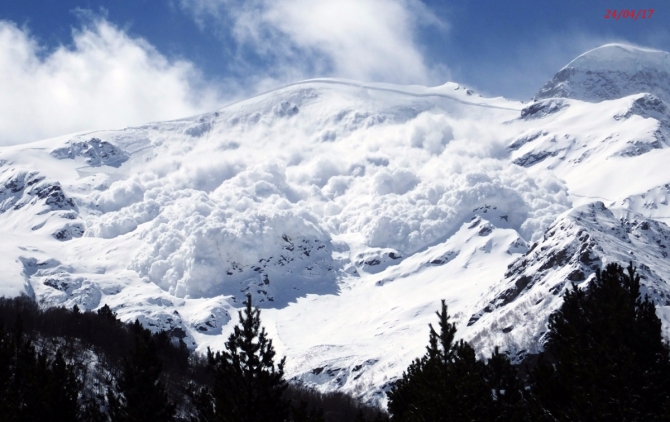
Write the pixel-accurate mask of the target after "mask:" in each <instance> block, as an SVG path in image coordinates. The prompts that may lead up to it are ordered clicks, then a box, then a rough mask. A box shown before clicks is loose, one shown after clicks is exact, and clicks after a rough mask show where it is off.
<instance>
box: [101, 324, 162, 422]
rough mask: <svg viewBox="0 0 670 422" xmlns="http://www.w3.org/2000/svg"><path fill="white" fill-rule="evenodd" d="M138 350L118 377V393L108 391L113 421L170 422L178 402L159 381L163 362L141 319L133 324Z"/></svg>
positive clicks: (136, 348)
mask: <svg viewBox="0 0 670 422" xmlns="http://www.w3.org/2000/svg"><path fill="white" fill-rule="evenodd" d="M133 331H134V332H135V334H136V335H135V350H134V352H133V353H132V355H131V357H130V359H126V361H125V365H124V369H123V373H122V374H121V376H120V377H119V380H118V392H119V393H120V394H115V393H114V392H113V391H110V392H109V395H108V400H109V404H110V406H109V407H110V411H109V413H110V417H111V420H112V422H117V421H118V422H171V421H173V420H174V414H175V405H174V404H173V403H171V402H170V400H169V399H168V397H167V392H166V391H165V386H164V385H163V383H162V382H161V381H160V375H161V371H162V363H161V360H160V358H159V357H158V354H157V352H156V344H155V342H154V341H153V340H152V339H151V338H150V335H149V333H148V332H147V331H146V330H144V329H143V328H142V327H141V326H140V324H139V321H137V320H136V321H135V324H134V326H133Z"/></svg>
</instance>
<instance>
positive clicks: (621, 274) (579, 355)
mask: <svg viewBox="0 0 670 422" xmlns="http://www.w3.org/2000/svg"><path fill="white" fill-rule="evenodd" d="M437 315H438V318H439V330H435V329H433V327H432V326H431V327H430V341H429V345H428V347H427V352H426V354H425V355H424V356H423V357H421V358H419V359H416V360H415V361H414V362H413V363H412V364H411V365H410V366H409V368H408V369H407V371H405V373H404V374H403V376H402V378H401V379H400V380H398V381H397V382H396V383H395V385H394V386H393V387H392V389H391V391H390V392H389V393H388V398H389V403H388V410H389V412H390V413H391V415H392V417H391V420H392V421H457V422H460V421H463V422H465V421H468V422H469V421H566V422H567V421H573V422H575V421H668V420H670V348H669V347H668V345H667V344H666V343H665V342H664V341H663V338H662V334H661V321H660V320H659V318H658V317H657V316H656V312H655V306H654V304H653V303H652V302H651V301H650V300H649V299H648V298H647V297H645V298H642V297H641V294H640V277H639V275H637V274H635V269H634V268H633V266H632V264H631V265H630V266H629V267H628V269H627V270H624V269H623V268H622V267H621V266H619V265H617V264H610V265H608V266H607V267H606V268H605V270H604V271H602V272H601V271H597V272H596V277H595V279H594V280H593V281H592V282H590V285H589V286H588V288H587V289H579V288H577V287H576V286H574V285H573V287H572V289H571V290H569V291H568V292H567V293H566V295H565V296H564V303H563V305H562V306H561V308H560V309H559V310H558V311H556V312H555V313H554V314H552V315H551V316H550V318H549V324H548V333H547V341H546V343H545V344H544V352H542V353H541V354H540V355H539V356H533V357H532V359H529V360H528V361H527V362H526V364H525V365H522V366H520V367H515V366H513V365H511V363H510V361H509V359H508V358H507V356H506V355H504V354H501V353H499V352H498V350H496V351H495V353H494V354H493V356H491V357H490V358H489V359H487V360H481V359H477V358H476V357H475V352H474V350H473V349H472V348H471V347H470V346H469V345H468V344H467V343H465V342H463V341H462V340H461V341H459V342H456V341H454V337H455V333H456V327H455V326H454V324H452V323H450V322H449V316H448V314H447V307H446V305H445V304H444V301H443V302H442V309H441V311H440V312H438V313H437Z"/></svg>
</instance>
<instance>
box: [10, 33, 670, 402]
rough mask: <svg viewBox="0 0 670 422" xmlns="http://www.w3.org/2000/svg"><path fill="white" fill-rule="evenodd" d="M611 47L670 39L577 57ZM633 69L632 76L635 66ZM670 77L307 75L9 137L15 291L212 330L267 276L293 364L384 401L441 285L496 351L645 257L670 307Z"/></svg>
mask: <svg viewBox="0 0 670 422" xmlns="http://www.w3.org/2000/svg"><path fill="white" fill-rule="evenodd" d="M613 48H617V49H619V48H623V49H624V50H625V51H628V52H630V54H633V55H634V56H635V58H636V59H638V61H639V62H640V63H643V64H644V66H646V67H644V68H645V69H647V68H649V67H650V66H651V65H656V66H658V67H657V70H658V71H659V72H665V71H666V70H665V69H666V68H665V67H663V66H665V64H664V63H666V62H665V61H664V60H666V59H665V57H666V56H663V54H666V53H662V54H661V53H657V52H649V51H645V50H640V49H634V48H632V47H621V46H605V47H602V48H601V49H596V50H593V51H592V52H588V53H585V55H583V56H580V58H578V59H576V60H575V61H574V62H573V63H571V65H573V64H574V66H573V67H572V68H575V69H579V71H580V72H589V71H590V70H589V69H591V68H593V71H595V70H602V69H606V68H607V67H606V66H605V67H602V66H601V64H602V63H604V62H607V60H610V59H608V57H610V58H611V57H612V55H611V54H610V56H607V54H606V53H607V51H609V50H611V49H613ZM647 55H649V56H647ZM616 57H619V56H616ZM621 60H622V63H625V62H626V61H625V60H623V59H621ZM576 64H579V66H576ZM571 65H569V66H568V67H570V66H571ZM575 66H576V67H575ZM599 66H601V67H599ZM618 69H619V70H618V72H619V73H618V74H617V75H618V78H619V79H620V80H621V81H625V79H626V78H627V77H632V76H631V75H636V74H637V73H634V72H637V69H638V68H637V67H632V68H631V67H630V66H629V67H625V66H624V64H621V66H619V68H618ZM631 69H632V70H631ZM561 72H563V71H561ZM627 72H628V73H627ZM631 72H633V73H631ZM559 74H560V72H559ZM555 79H556V78H555ZM619 79H618V80H619ZM659 81H660V80H657V81H656V82H658V83H659V85H658V86H660V87H661V88H662V89H661V88H659V89H656V90H649V91H651V92H649V91H639V92H630V93H629V92H624V93H623V94H621V95H618V96H617V95H614V94H612V95H611V96H610V97H608V98H602V100H603V101H599V102H597V103H593V102H590V101H591V100H592V98H591V97H588V95H586V94H585V93H589V92H591V91H592V90H593V89H596V88H589V87H588V86H586V85H580V86H581V87H582V88H580V89H582V90H583V92H582V94H583V95H582V94H580V97H579V98H577V96H572V95H560V96H562V97H564V98H548V97H547V92H548V91H547V90H546V89H543V91H542V92H541V94H542V93H544V94H542V95H538V97H541V96H542V98H543V99H541V100H538V101H536V102H533V103H531V104H522V103H519V102H514V101H509V100H506V99H504V98H482V97H480V96H478V95H477V94H476V93H474V92H472V91H470V90H468V89H466V88H463V87H461V86H459V85H457V84H455V83H447V84H445V85H443V86H440V87H434V88H426V87H419V86H394V85H388V84H362V83H358V82H354V81H346V80H333V79H324V80H311V81H304V82H300V83H296V84H293V85H290V86H287V87H284V88H281V89H278V90H275V91H272V92H269V93H266V94H263V95H260V96H257V97H254V98H251V99H249V100H246V101H242V102H239V103H236V104H233V105H230V106H227V107H225V108H223V109H221V110H218V111H216V112H213V113H208V114H205V115H202V116H195V117H192V118H187V119H182V120H177V121H171V122H162V123H152V124H147V125H144V126H141V127H136V128H128V129H124V130H115V131H98V132H92V133H79V134H74V135H69V136H64V137H59V138H54V139H49V140H45V141H41V142H36V143H32V144H26V145H22V146H16V147H9V148H3V149H1V150H0V221H1V222H2V225H1V226H0V227H2V229H0V230H2V239H3V241H2V243H1V245H2V246H1V248H2V251H1V253H0V263H1V264H3V269H4V271H5V279H4V280H3V282H2V283H0V294H2V295H7V296H14V295H18V294H28V295H30V296H32V297H34V298H35V299H36V300H37V301H38V302H39V303H41V304H43V305H44V306H62V305H64V306H68V307H71V306H74V305H75V304H77V305H78V306H80V307H82V308H85V309H97V308H99V307H100V306H102V305H104V304H108V305H109V306H111V307H112V309H114V311H115V312H117V313H118V315H119V317H120V318H121V319H123V320H134V319H135V318H138V319H139V320H140V321H141V322H142V323H143V324H144V325H145V326H147V327H150V328H152V329H155V330H160V329H164V330H169V331H170V332H171V333H172V335H173V336H174V337H177V338H181V339H182V340H183V341H185V342H186V344H187V345H188V346H189V347H191V348H194V349H197V350H201V351H202V350H205V349H206V348H207V347H212V348H213V349H219V348H221V347H223V343H224V341H225V338H226V337H227V335H228V334H229V332H230V330H231V327H232V326H233V325H234V324H235V323H236V322H237V315H236V313H237V309H238V308H239V307H240V306H241V302H242V300H244V297H245V295H246V294H247V293H252V294H253V297H254V301H255V303H256V304H257V305H259V306H260V307H261V308H263V314H262V318H263V322H264V325H265V326H266V328H267V329H268V331H269V333H270V334H271V335H272V337H273V339H274V341H275V344H276V346H277V348H278V352H279V354H280V355H281V354H285V355H287V356H288V366H287V370H288V374H289V376H290V377H292V378H295V379H297V380H302V381H303V382H306V383H309V384H312V385H315V386H317V387H319V388H321V389H323V390H332V389H344V390H346V391H349V392H353V393H355V394H359V395H361V396H364V397H365V398H367V399H370V400H377V401H381V402H383V401H384V395H383V390H384V389H386V388H387V387H388V385H389V383H390V382H391V381H392V380H393V379H395V378H396V377H397V376H399V375H400V374H401V373H402V371H403V370H404V369H405V368H406V366H407V365H408V364H409V363H410V361H411V360H412V359H414V358H415V357H417V356H420V355H421V354H423V352H424V350H425V345H426V341H427V337H428V336H427V334H428V331H427V325H428V323H429V322H433V321H434V318H435V316H434V312H435V310H436V309H437V308H438V307H439V300H440V299H441V298H444V299H446V300H447V303H448V305H449V312H450V314H451V315H452V317H453V319H454V321H456V323H457V324H458V327H459V332H458V335H459V336H462V337H464V338H466V339H467V340H469V341H472V343H473V345H475V346H476V347H477V350H478V351H479V352H480V353H482V354H484V355H487V354H489V353H490V351H491V350H492V348H493V347H494V346H495V345H501V346H503V347H504V348H506V349H507V350H509V351H510V353H513V354H514V355H515V356H517V357H522V356H523V355H524V354H526V353H532V352H534V351H537V350H538V348H539V347H541V341H542V334H543V331H544V330H545V328H544V327H545V324H546V318H547V317H548V315H549V314H550V313H551V311H553V310H554V309H556V308H557V307H558V306H560V300H561V299H560V294H561V293H562V292H563V291H564V290H565V289H566V288H568V286H569V284H570V283H569V281H574V282H577V283H581V284H584V283H585V281H586V280H588V278H589V277H591V276H592V274H593V271H594V269H595V268H596V267H597V266H598V265H601V264H602V263H605V262H607V260H619V261H625V260H628V259H633V260H634V261H635V262H636V263H637V264H638V265H639V266H640V269H641V273H642V274H643V276H644V277H645V279H644V284H645V288H646V289H647V291H648V292H650V294H652V296H653V297H654V299H655V300H657V302H658V303H659V304H660V305H663V308H659V314H660V315H662V316H663V318H664V323H665V321H666V320H667V318H666V317H665V313H666V310H665V306H666V301H667V298H668V297H669V296H668V295H670V290H669V289H668V288H667V286H666V284H665V281H664V280H668V279H670V266H669V265H668V260H667V253H664V252H665V249H666V247H667V245H668V244H670V243H668V242H667V239H668V235H669V233H670V229H668V227H667V226H666V225H665V224H664V223H662V221H666V222H667V221H670V220H668V219H669V218H670V212H667V211H670V210H668V209H667V204H668V201H667V197H668V192H669V190H670V189H669V188H668V186H670V172H668V171H667V170H666V164H665V163H667V162H670V161H669V160H670V156H668V154H669V152H668V151H670V148H668V146H669V145H668V141H667V139H668V127H669V124H670V117H669V116H668V105H667V103H666V100H667V98H668V97H667V96H665V97H664V96H663V95H664V94H663V89H666V88H669V87H670V85H667V84H666V85H663V86H661V85H662V84H661V83H660V82H659ZM661 82H662V81H661ZM568 85H569V84H568ZM570 86H572V85H570ZM622 86H623V85H622ZM626 86H629V85H626ZM636 86H637V85H636ZM652 88H653V87H652ZM598 89H599V88H598ZM575 92H576V91H575ZM580 92H581V91H580ZM608 92H609V91H608ZM556 93H559V94H560V92H558V91H556ZM594 95H595V94H594ZM565 97H570V98H565ZM664 98H665V99H664ZM584 100H588V101H584ZM596 201H600V202H596ZM547 229H549V231H546V230H547ZM668 316H670V312H668ZM667 321H668V322H669V323H670V320H667ZM668 326H670V325H667V324H666V325H665V327H666V328H667V327H668Z"/></svg>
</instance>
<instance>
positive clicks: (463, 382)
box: [388, 300, 520, 422]
mask: <svg viewBox="0 0 670 422" xmlns="http://www.w3.org/2000/svg"><path fill="white" fill-rule="evenodd" d="M437 316H438V318H439V321H440V322H439V328H440V332H439V333H438V332H437V331H436V330H435V329H434V328H433V326H432V325H430V337H429V344H428V347H427V351H426V354H425V355H424V356H423V357H421V358H419V359H416V360H415V361H414V362H413V363H412V364H410V366H409V367H408V368H407V371H406V372H405V373H403V376H402V378H401V379H400V380H398V381H397V382H396V383H395V384H394V386H393V387H392V388H391V391H389V392H388V399H389V403H388V409H389V412H390V413H391V414H392V419H391V420H393V421H436V422H437V421H455V422H458V421H468V422H469V421H473V420H476V421H488V420H496V419H495V418H496V414H495V412H496V410H498V411H500V409H503V408H504V407H505V405H504V401H503V402H502V403H503V404H501V405H496V403H495V402H496V399H498V398H497V397H494V396H493V394H492V390H493V388H492V383H491V382H492V381H491V380H494V381H495V385H494V386H493V387H497V388H498V394H499V397H501V398H505V400H506V397H507V395H508V394H509V397H510V399H509V401H510V402H512V401H513V399H512V396H514V394H515V393H513V392H512V391H511V390H510V391H509V392H508V391H507V390H505V393H504V394H502V393H501V390H502V386H505V387H506V388H519V385H520V384H514V382H512V381H510V380H509V379H508V377H509V374H507V373H506V372H507V371H509V368H507V367H506V366H505V365H504V364H503V363H502V362H501V361H502V360H504V359H506V358H505V357H504V355H500V354H497V353H496V355H494V359H493V363H492V365H491V367H490V368H487V365H486V364H485V363H484V362H482V361H479V360H477V359H476V357H475V352H474V350H473V349H472V347H470V345H468V344H467V343H465V342H464V341H463V340H461V341H458V342H455V341H454V338H455V334H456V326H455V324H453V323H451V322H449V315H448V314H447V305H446V303H445V301H444V300H443V301H442V310H441V312H437ZM489 374H491V375H492V376H489ZM508 385H509V387H507V386H508ZM497 406H498V407H500V409H498V407H497Z"/></svg>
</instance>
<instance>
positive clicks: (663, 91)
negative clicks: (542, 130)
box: [535, 44, 670, 102]
mask: <svg viewBox="0 0 670 422" xmlns="http://www.w3.org/2000/svg"><path fill="white" fill-rule="evenodd" d="M643 92H644V93H650V94H653V95H655V96H657V97H658V98H661V99H663V100H664V101H666V102H668V101H670V54H669V53H667V52H664V51H658V50H651V49H646V48H640V47H633V46H630V45H624V44H607V45H604V46H602V47H598V48H595V49H593V50H590V51H587V52H586V53H584V54H582V55H581V56H579V57H577V58H576V59H574V60H573V61H571V62H570V63H568V64H567V65H566V66H565V67H564V68H563V69H561V70H560V71H558V73H556V75H554V77H553V78H552V79H551V80H550V81H549V82H547V83H546V84H545V85H544V87H542V89H541V90H540V91H539V92H538V93H537V95H536V96H535V99H536V100H540V99H546V98H556V97H558V98H574V99H577V100H582V101H590V102H599V101H604V100H614V99H617V98H622V97H625V96H628V95H632V94H639V93H643Z"/></svg>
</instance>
